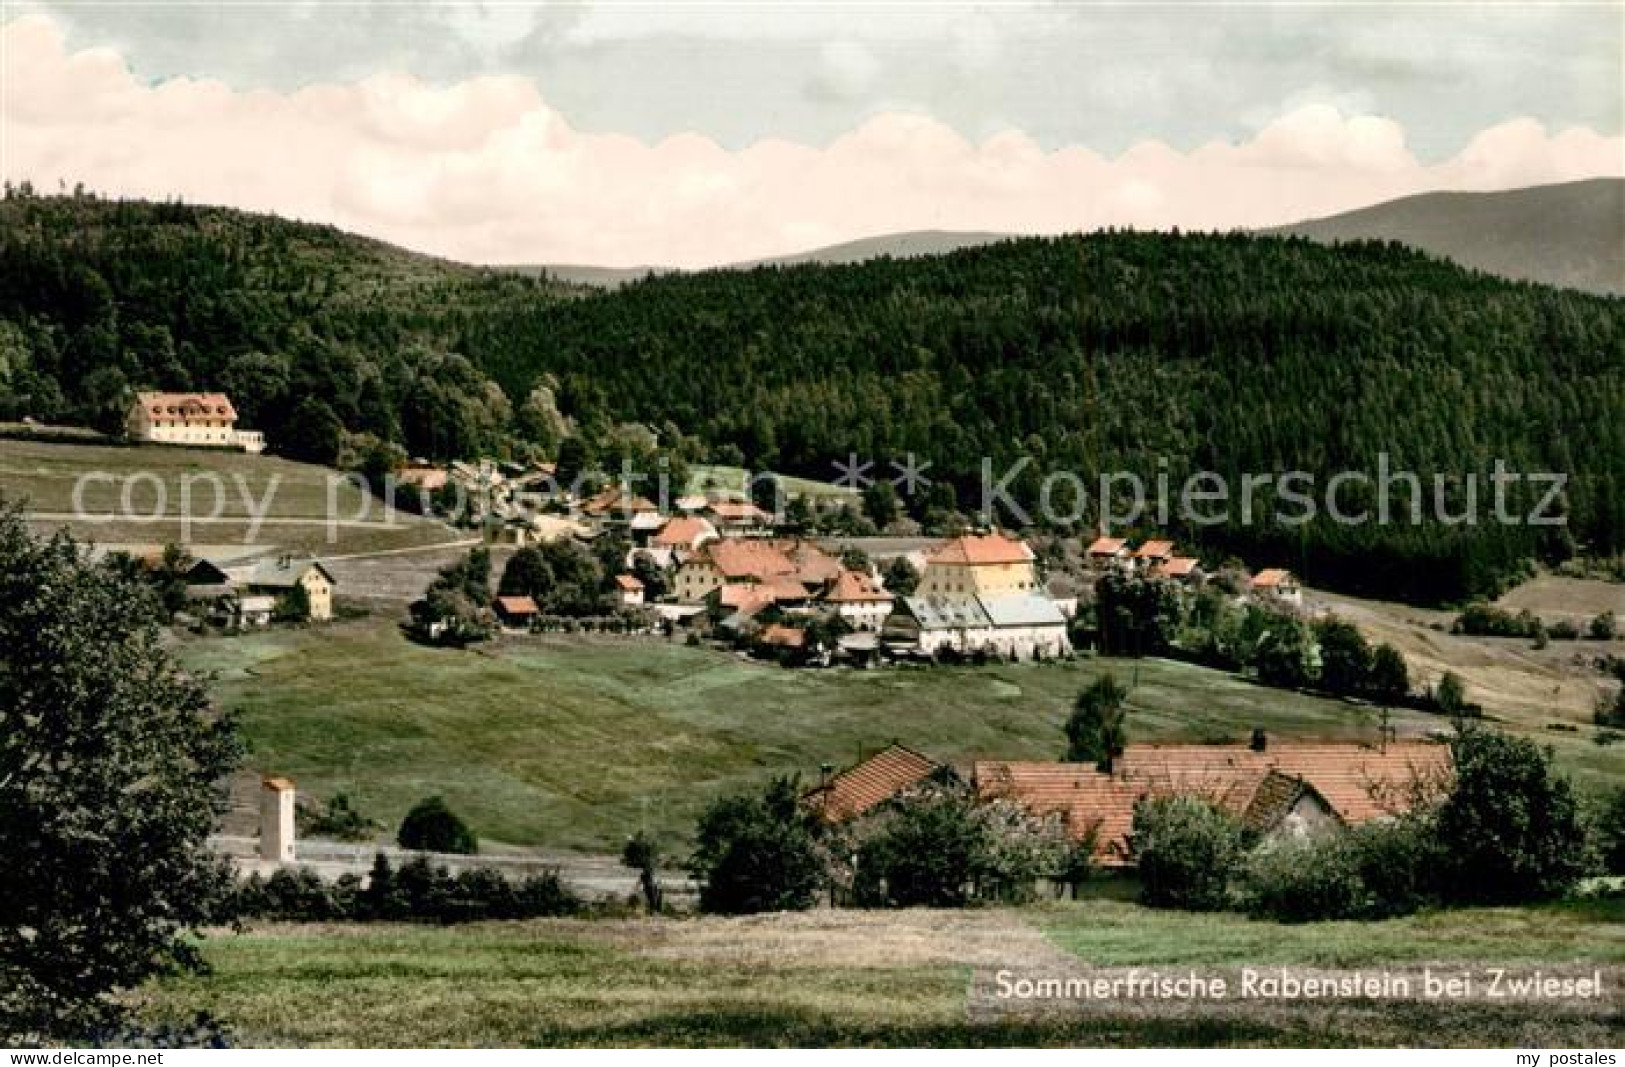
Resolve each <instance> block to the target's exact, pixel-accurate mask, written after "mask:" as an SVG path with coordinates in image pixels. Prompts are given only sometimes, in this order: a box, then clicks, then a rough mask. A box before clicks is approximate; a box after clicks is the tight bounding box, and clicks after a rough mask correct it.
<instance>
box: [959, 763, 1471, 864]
mask: <svg viewBox="0 0 1625 1067" xmlns="http://www.w3.org/2000/svg"><path fill="white" fill-rule="evenodd" d="M1450 770H1451V763H1450V749H1449V747H1448V746H1446V745H1440V744H1433V743H1429V742H1397V743H1394V744H1390V745H1388V746H1387V748H1386V749H1385V750H1378V749H1374V748H1367V747H1365V746H1363V745H1355V744H1315V743H1300V742H1285V743H1281V742H1271V743H1270V744H1269V746H1268V747H1267V748H1266V749H1265V750H1264V751H1263V752H1254V751H1253V750H1252V749H1250V748H1246V747H1242V746H1239V745H1130V746H1128V748H1127V749H1126V750H1125V751H1124V753H1123V755H1122V756H1120V757H1119V758H1118V759H1117V761H1116V763H1115V765H1114V768H1113V772H1112V773H1111V774H1105V773H1102V772H1100V771H1098V770H1096V769H1095V767H1094V765H1093V764H1088V763H1047V762H1046V763H1036V762H1020V761H1002V760H982V761H978V762H977V763H976V764H975V768H974V771H973V776H974V779H975V783H976V789H977V793H978V795H979V796H980V797H981V798H982V799H983V800H994V799H1000V798H1003V799H1008V800H1012V801H1015V802H1016V803H1019V804H1021V805H1022V806H1023V807H1025V808H1027V809H1028V810H1029V811H1031V812H1033V813H1034V814H1035V815H1049V814H1054V813H1060V814H1061V815H1063V816H1064V817H1065V819H1066V824H1067V828H1068V830H1069V831H1070V832H1071V833H1072V835H1073V836H1074V837H1075V838H1078V839H1081V838H1082V837H1083V836H1084V835H1085V834H1086V833H1088V832H1089V831H1090V830H1091V829H1093V830H1095V832H1096V835H1097V836H1096V842H1095V852H1096V858H1097V859H1098V860H1099V861H1100V862H1103V863H1107V864H1111V863H1123V862H1127V860H1128V858H1129V843H1128V838H1129V834H1130V833H1131V831H1132V830H1133V826H1134V805H1135V804H1136V803H1137V802H1138V801H1139V800H1140V799H1141V798H1142V797H1146V796H1166V795H1173V794H1195V795H1198V796H1203V797H1206V798H1208V799H1209V800H1211V801H1213V802H1214V803H1215V804H1217V805H1219V806H1220V807H1222V808H1224V809H1225V810H1227V811H1229V812H1231V813H1232V814H1234V815H1235V816H1237V817H1238V818H1240V819H1241V820H1243V822H1245V823H1247V824H1248V825H1249V826H1251V827H1253V828H1254V829H1259V830H1265V829H1268V828H1270V827H1272V826H1274V825H1276V823H1278V822H1279V820H1280V818H1281V817H1283V816H1284V815H1285V814H1286V812H1287V811H1289V810H1290V809H1291V807H1292V805H1293V804H1295V803H1296V802H1297V800H1298V798H1299V797H1300V796H1301V795H1302V794H1303V792H1304V791H1306V790H1307V791H1311V792H1313V793H1315V794H1318V795H1319V796H1320V798H1321V799H1323V800H1324V801H1325V802H1326V805H1327V806H1328V807H1329V808H1331V810H1332V812H1333V813H1334V814H1336V815H1337V817H1338V818H1340V819H1342V820H1343V821H1344V822H1347V823H1358V822H1364V821H1366V820H1368V819H1374V818H1378V817H1380V816H1385V815H1393V814H1397V813H1399V812H1401V811H1403V810H1405V809H1407V808H1409V807H1410V806H1411V804H1412V803H1413V801H1414V800H1415V799H1416V797H1417V796H1418V794H1419V793H1420V794H1421V795H1428V794H1429V793H1430V792H1431V791H1432V790H1433V789H1436V788H1437V787H1438V786H1440V785H1442V784H1443V782H1444V780H1445V779H1446V778H1447V777H1448V776H1449V774H1450Z"/></svg>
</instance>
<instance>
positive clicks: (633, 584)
mask: <svg viewBox="0 0 1625 1067" xmlns="http://www.w3.org/2000/svg"><path fill="white" fill-rule="evenodd" d="M615 584H616V585H617V586H619V587H620V588H621V589H622V590H624V591H625V592H628V593H641V592H642V591H643V583H642V582H641V581H639V580H638V579H637V578H635V577H633V576H632V575H630V574H617V575H616V576H615Z"/></svg>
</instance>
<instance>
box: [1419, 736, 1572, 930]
mask: <svg viewBox="0 0 1625 1067" xmlns="http://www.w3.org/2000/svg"><path fill="white" fill-rule="evenodd" d="M1451 749H1452V752H1453V755H1454V756H1455V764H1456V778H1455V784H1454V786H1453V787H1452V789H1451V791H1450V794H1449V796H1447V797H1446V798H1445V801H1444V803H1443V805H1441V806H1440V808H1439V815H1438V835H1439V843H1440V846H1441V849H1440V855H1441V859H1442V862H1443V863H1444V864H1445V866H1446V868H1447V870H1446V874H1447V877H1446V878H1445V880H1444V888H1445V892H1446V896H1447V898H1449V899H1451V900H1453V901H1457V902H1461V903H1475V904H1479V903H1481V904H1522V903H1528V902H1531V901H1538V900H1549V899H1551V898H1553V897H1557V896H1561V895H1562V894H1563V893H1564V892H1566V891H1567V890H1569V889H1570V888H1571V887H1572V886H1573V885H1574V883H1575V882H1576V881H1578V880H1579V878H1580V876H1581V875H1583V874H1584V873H1585V866H1586V842H1585V834H1584V830H1583V828H1582V826H1581V823H1580V819H1579V811H1578V807H1577V805H1576V803H1575V799H1574V795H1573V791H1572V790H1571V788H1570V786H1569V782H1568V779H1566V778H1563V777H1561V776H1559V775H1557V774H1556V773H1554V772H1553V770H1552V754H1551V750H1550V749H1542V748H1540V747H1539V746H1537V745H1536V744H1534V743H1533V742H1532V741H1527V740H1524V739H1523V738H1518V737H1511V736H1508V735H1506V734H1500V733H1495V732H1493V731H1489V730H1483V729H1476V728H1469V729H1463V730H1461V731H1459V732H1458V733H1457V735H1456V737H1455V739H1454V740H1453V741H1452V742H1451Z"/></svg>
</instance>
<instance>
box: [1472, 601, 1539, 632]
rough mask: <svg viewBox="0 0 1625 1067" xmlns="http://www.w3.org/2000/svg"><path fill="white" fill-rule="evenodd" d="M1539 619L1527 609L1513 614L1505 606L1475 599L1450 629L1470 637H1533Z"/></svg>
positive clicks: (1537, 627)
mask: <svg viewBox="0 0 1625 1067" xmlns="http://www.w3.org/2000/svg"><path fill="white" fill-rule="evenodd" d="M1540 629H1541V623H1540V619H1538V618H1537V617H1536V616H1535V615H1534V614H1532V613H1531V612H1528V611H1520V612H1518V613H1517V614H1513V613H1512V612H1510V611H1507V610H1506V609H1505V608H1498V607H1496V606H1495V605H1494V604H1490V603H1487V602H1486V601H1482V600H1477V601H1474V602H1473V603H1471V604H1469V605H1467V607H1466V609H1465V610H1464V611H1462V613H1461V614H1460V615H1459V616H1457V618H1456V621H1455V623H1454V624H1453V625H1452V626H1451V630H1452V632H1454V633H1458V634H1467V635H1468V636H1470V637H1534V636H1535V634H1536V633H1537V632H1538V631H1539V630H1540Z"/></svg>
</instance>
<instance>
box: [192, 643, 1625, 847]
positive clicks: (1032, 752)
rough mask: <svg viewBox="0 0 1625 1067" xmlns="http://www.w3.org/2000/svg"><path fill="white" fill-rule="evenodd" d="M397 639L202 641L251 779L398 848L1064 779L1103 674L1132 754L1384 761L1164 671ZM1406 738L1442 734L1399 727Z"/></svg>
mask: <svg viewBox="0 0 1625 1067" xmlns="http://www.w3.org/2000/svg"><path fill="white" fill-rule="evenodd" d="M395 622H396V619H395V618H394V616H392V615H388V614H385V613H382V612H381V613H380V614H378V615H375V616H373V617H371V618H368V619H363V620H359V621H355V622H348V623H342V624H336V625H333V626H329V627H324V628H321V629H313V630H306V631H280V632H272V633H266V634H257V635H253V636H247V637H237V638H207V639H190V640H188V641H186V642H185V643H183V644H182V645H181V654H182V656H183V658H184V660H185V661H186V662H187V663H188V664H189V665H191V666H192V667H194V668H196V669H199V670H210V671H216V672H218V679H217V682H216V684H215V692H216V693H217V695H218V696H219V698H220V700H221V702H222V704H224V705H225V706H227V707H232V708H236V709H239V710H240V711H241V712H242V713H243V725H244V729H245V732H246V734H247V737H248V739H249V742H250V745H251V754H250V761H251V765H253V766H254V767H256V768H257V769H260V770H263V771H268V772H269V771H274V772H276V773H279V774H287V775H290V776H292V777H293V778H294V779H295V780H297V781H298V782H299V783H300V785H301V787H302V788H303V789H305V790H306V791H309V792H313V793H314V794H315V795H317V796H326V795H330V794H331V793H333V792H336V791H338V790H346V791H349V792H351V793H352V794H353V795H354V796H355V797H356V798H357V799H358V800H359V801H360V803H361V805H362V806H363V808H364V809H366V810H367V811H368V812H369V813H370V814H372V815H373V816H374V817H376V818H378V819H380V820H382V821H383V822H385V823H386V824H387V825H390V826H393V825H395V823H396V821H397V820H399V818H400V817H401V816H402V815H403V814H404V813H405V811H406V809H407V808H408V807H409V806H410V805H411V804H412V803H413V802H415V801H416V800H418V799H419V798H421V797H423V796H425V795H427V794H430V793H437V792H438V793H443V794H445V796H446V797H447V799H448V800H449V801H450V802H451V804H452V805H453V806H454V807H455V808H456V809H457V810H458V811H460V812H463V813H464V814H465V815H466V816H468V817H469V818H470V820H471V821H472V822H473V824H474V825H475V827H476V829H477V830H479V831H480V833H481V834H482V835H485V836H487V837H489V838H491V839H493V840H495V841H501V842H505V843H509V844H516V845H535V846H542V845H545V846H551V847H558V848H582V849H588V850H603V849H606V848H607V849H618V847H619V842H621V841H622V840H624V838H625V835H626V834H628V833H629V832H631V831H632V830H635V829H637V828H638V827H639V826H647V827H649V828H651V829H655V830H658V831H662V832H664V833H667V834H669V835H672V836H674V837H677V836H680V835H682V834H684V833H686V831H687V830H688V828H689V827H690V826H691V825H692V823H693V820H694V818H695V816H696V814H697V813H698V812H699V810H700V809H701V808H702V806H703V805H704V804H705V803H706V802H707V801H708V800H709V799H710V798H712V797H714V796H717V795H719V794H721V793H724V792H729V791H734V790H738V789H741V788H744V787H747V786H750V785H753V784H755V783H759V782H761V781H763V780H765V779H766V778H768V777H769V776H772V775H775V774H782V773H787V772H792V771H795V772H800V773H801V774H802V775H803V776H804V777H806V778H809V779H810V778H815V777H816V775H817V774H818V768H819V765H820V764H822V763H825V762H828V763H833V764H836V765H838V766H839V765H844V764H846V763H849V762H852V761H854V760H856V759H857V758H858V757H859V755H860V754H861V753H862V752H865V751H874V750H875V749H877V748H879V747H880V746H883V745H885V744H887V743H888V742H890V741H892V740H899V741H902V742H904V743H905V744H909V745H912V746H914V747H916V748H919V749H921V750H923V751H925V752H927V753H930V754H932V755H934V756H936V757H938V758H940V759H945V760H965V759H969V758H974V757H1011V758H1020V757H1026V758H1055V757H1056V756H1058V755H1059V754H1060V752H1061V749H1062V730H1061V727H1062V724H1063V722H1064V721H1065V718H1066V715H1067V714H1068V712H1069V710H1070V706H1071V703H1072V700H1073V698H1074V697H1075V696H1076V694H1077V692H1078V691H1079V690H1080V689H1081V688H1082V687H1083V686H1085V685H1086V684H1088V682H1089V681H1091V680H1092V679H1094V678H1095V677H1097V676H1098V675H1099V674H1101V673H1102V672H1103V671H1106V670H1111V671H1113V672H1115V673H1116V674H1117V676H1118V677H1119V679H1121V680H1122V681H1124V682H1125V683H1128V684H1129V685H1130V686H1132V693H1131V695H1130V698H1129V702H1128V707H1129V720H1128V721H1129V731H1130V734H1131V736H1132V737H1133V738H1134V739H1137V740H1157V739H1169V740H1171V739H1186V740H1198V741H1218V740H1231V741H1241V740H1245V739H1246V737H1247V736H1248V734H1249V732H1250V731H1251V729H1252V728H1253V727H1254V726H1262V727H1264V728H1265V729H1266V730H1267V731H1269V732H1270V733H1271V734H1272V735H1276V736H1300V737H1315V738H1341V739H1348V740H1365V741H1373V740H1375V738H1376V736H1377V723H1376V717H1375V713H1374V712H1373V711H1371V710H1370V709H1366V708H1360V707H1356V706H1353V705H1348V704H1344V703H1340V702H1336V701H1329V700H1322V699H1318V698H1314V697H1308V696H1303V695H1299V694H1295V693H1289V692H1283V691H1280V690H1274V689H1267V688H1262V687H1259V686H1255V685H1252V684H1250V683H1248V682H1245V681H1242V680H1240V679H1237V678H1235V677H1232V676H1230V675H1226V674H1222V673H1219V672H1215V671H1210V670H1205V669H1202V668H1199V667H1193V666H1189V665H1186V664H1181V663H1173V662H1168V661H1162V660H1141V661H1126V660H1125V661H1110V660H1103V659H1085V660H1077V661H1073V662H1069V663H1051V664H1023V665H1017V666H996V667H980V668H976V667H961V668H950V667H942V668H900V669H888V670H875V671H853V670H829V671H808V670H802V671H791V670H785V669H782V668H778V667H774V666H769V665H765V664H761V663H757V662H753V661H748V660H742V659H740V658H738V657H736V656H734V655H731V654H728V653H723V652H718V651H714V650H711V649H702V648H690V647H687V646H684V645H682V644H675V643H667V642H665V641H663V640H660V639H656V638H624V637H609V636H566V635H556V636H535V637H523V638H510V639H502V640H499V641H498V642H495V643H493V644H491V645H488V646H484V647H480V648H478V649H475V650H470V651H455V650H447V649H430V648H424V647H421V646H419V645H415V644H413V643H411V642H409V641H407V640H405V639H404V638H403V637H402V636H401V635H400V634H399V633H398V632H397V630H396V627H395ZM1395 725H1396V726H1397V727H1398V729H1399V730H1400V732H1401V734H1402V735H1415V734H1419V733H1422V732H1425V731H1429V730H1436V729H1440V728H1441V727H1443V726H1444V725H1445V724H1444V723H1443V722H1442V721H1441V720H1439V719H1437V718H1434V717H1429V716H1422V715H1415V714H1404V715H1397V716H1396V718H1395ZM1551 739H1552V740H1553V741H1554V742H1556V743H1557V744H1558V745H1559V746H1560V754H1561V756H1562V758H1563V759H1564V761H1565V763H1566V765H1568V766H1570V767H1572V768H1573V769H1574V770H1575V771H1576V772H1577V773H1578V774H1579V775H1581V776H1584V777H1586V778H1588V779H1590V780H1602V779H1607V780H1612V781H1614V782H1617V781H1619V780H1620V779H1621V778H1622V777H1625V751H1622V749H1625V746H1614V747H1611V748H1607V749H1604V748H1599V747H1598V746H1596V745H1594V744H1592V743H1591V742H1590V741H1589V740H1588V739H1586V738H1584V737H1581V736H1578V735H1575V736H1569V735H1553V736H1552V738H1551Z"/></svg>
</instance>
